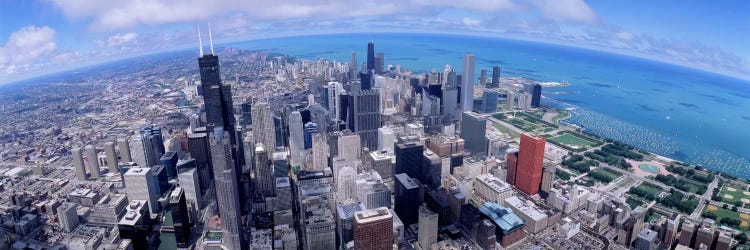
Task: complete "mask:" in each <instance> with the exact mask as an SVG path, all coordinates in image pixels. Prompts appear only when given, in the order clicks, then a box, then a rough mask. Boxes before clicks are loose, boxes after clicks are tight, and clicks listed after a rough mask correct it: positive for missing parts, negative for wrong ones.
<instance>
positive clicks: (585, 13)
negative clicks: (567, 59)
mask: <svg viewBox="0 0 750 250" xmlns="http://www.w3.org/2000/svg"><path fill="white" fill-rule="evenodd" d="M208 23H211V26H212V27H211V28H212V33H213V37H214V42H215V43H221V42H228V41H240V40H249V39H260V38H270V37H283V36H293V35H313V34H327V33H349V32H352V33H355V32H356V33H361V32H419V33H453V34H469V35H480V36H492V37H503V38H511V39H520V40H529V41H541V42H547V43H554V44H561V45H569V46H576V47H583V48H588V49H595V50H601V51H609V52H614V53H619V54H626V55H632V56H637V57H642V58H647V59H652V60H658V61H662V62H668V63H673V64H678V65H682V66H688V67H692V68H698V69H703V70H706V71H711V72H715V73H719V74H723V75H728V76H733V77H737V78H743V79H750V1H747V0H722V1H697V0H685V1H677V0H664V1H651V0H629V1H584V0H118V1H101V0H3V1H0V83H7V82H13V81H17V80H21V79H25V78H29V77H34V76H40V75H44V74H49V73H54V72H59V71H63V70H69V69H73V68H75V67H80V66H89V65H93V64H97V63H101V62H105V61H111V60H116V59H120V58H127V57H131V56H135V55H143V54H149V53H156V52H160V51H165V50H174V49H178V48H187V47H188V46H196V43H197V41H196V40H197V28H198V27H200V29H201V30H202V32H203V33H204V35H205V33H207V30H208V27H207V24H208Z"/></svg>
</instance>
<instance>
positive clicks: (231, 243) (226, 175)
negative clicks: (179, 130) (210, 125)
mask: <svg viewBox="0 0 750 250" xmlns="http://www.w3.org/2000/svg"><path fill="white" fill-rule="evenodd" d="M266 105H267V104H266ZM253 108H255V106H253ZM269 117H270V116H269ZM253 119H255V117H254V116H253ZM272 123H273V121H272ZM253 126H255V122H253ZM229 136H230V134H229V133H228V132H225V131H224V130H223V129H221V128H215V129H214V132H213V133H211V135H210V136H209V147H210V149H211V162H212V163H213V170H214V178H215V183H216V203H217V205H218V206H219V216H220V217H221V224H222V227H223V228H222V229H223V230H222V231H223V233H224V237H223V238H224V239H225V240H226V241H225V242H224V243H223V244H225V246H226V247H227V248H229V249H245V248H243V247H242V245H241V240H240V238H241V237H242V231H241V226H242V217H241V214H240V197H239V185H238V183H237V178H236V177H235V174H236V173H235V172H234V159H233V158H232V146H231V142H230V141H229Z"/></svg>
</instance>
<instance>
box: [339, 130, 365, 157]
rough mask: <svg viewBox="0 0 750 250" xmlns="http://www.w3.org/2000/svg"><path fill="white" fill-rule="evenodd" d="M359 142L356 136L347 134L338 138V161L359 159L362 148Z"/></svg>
mask: <svg viewBox="0 0 750 250" xmlns="http://www.w3.org/2000/svg"><path fill="white" fill-rule="evenodd" d="M360 143H361V142H360V140H359V135H358V134H348V135H342V136H339V139H338V149H339V155H338V157H339V159H344V160H351V161H353V160H357V159H359V158H360V155H361V153H362V152H361V151H362V149H361V148H362V146H360Z"/></svg>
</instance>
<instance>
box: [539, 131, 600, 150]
mask: <svg viewBox="0 0 750 250" xmlns="http://www.w3.org/2000/svg"><path fill="white" fill-rule="evenodd" d="M549 140H550V141H555V142H557V143H560V144H565V145H569V146H578V147H585V146H592V145H595V144H596V142H592V141H589V140H586V139H584V138H581V137H578V136H575V135H572V134H570V133H564V134H562V135H558V136H555V137H552V138H550V139H549Z"/></svg>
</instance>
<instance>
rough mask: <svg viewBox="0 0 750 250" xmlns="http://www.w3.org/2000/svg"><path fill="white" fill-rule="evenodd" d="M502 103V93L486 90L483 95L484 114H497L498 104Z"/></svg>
mask: <svg viewBox="0 0 750 250" xmlns="http://www.w3.org/2000/svg"><path fill="white" fill-rule="evenodd" d="M499 101H500V93H498V92H497V91H494V90H485V91H484V94H483V95H482V106H483V109H482V113H495V112H497V103H498V102H499Z"/></svg>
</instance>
